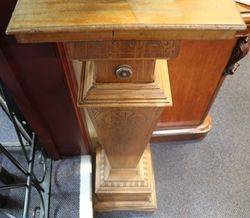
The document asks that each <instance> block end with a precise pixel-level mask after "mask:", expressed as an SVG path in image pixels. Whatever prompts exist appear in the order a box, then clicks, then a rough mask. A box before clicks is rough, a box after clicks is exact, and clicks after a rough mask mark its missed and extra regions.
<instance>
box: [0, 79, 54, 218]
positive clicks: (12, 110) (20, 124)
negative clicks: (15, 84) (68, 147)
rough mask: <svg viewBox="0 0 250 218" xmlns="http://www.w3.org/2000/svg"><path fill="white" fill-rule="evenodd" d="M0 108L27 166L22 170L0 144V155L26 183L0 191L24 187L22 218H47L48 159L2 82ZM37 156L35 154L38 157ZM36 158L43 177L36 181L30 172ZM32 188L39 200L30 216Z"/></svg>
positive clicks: (12, 185)
mask: <svg viewBox="0 0 250 218" xmlns="http://www.w3.org/2000/svg"><path fill="white" fill-rule="evenodd" d="M0 107H1V108H2V109H3V111H4V112H5V114H6V115H7V116H8V117H9V119H10V121H11V122H12V123H13V125H14V128H15V131H16V134H17V137H18V140H19V142H20V149H21V151H22V152H23V155H24V158H25V161H26V162H27V166H28V167H26V168H27V169H25V167H24V166H23V165H22V164H21V163H20V162H19V161H18V160H17V159H16V158H15V157H14V156H13V155H12V154H11V152H10V151H9V150H8V149H7V148H6V147H4V146H3V145H2V144H0V152H1V153H3V154H4V155H5V156H6V157H7V159H8V160H9V161H10V162H11V163H12V164H13V165H14V166H15V167H16V168H17V169H18V170H19V171H20V172H22V174H23V175H24V176H25V177H26V183H18V184H10V185H3V186H0V191H3V190H9V189H16V188H25V189H26V191H25V199H24V207H23V218H29V217H31V216H32V217H38V214H39V217H41V218H48V217H49V205H50V188H51V187H50V186H51V170H52V160H51V159H50V158H49V157H48V156H47V155H46V153H45V152H44V151H43V149H42V147H41V146H40V143H39V141H38V139H37V137H36V135H35V133H34V132H33V131H32V129H31V127H30V126H29V124H28V123H27V122H26V121H25V119H24V117H23V115H22V113H21V112H20V110H19V109H18V108H17V106H16V104H15V102H14V101H13V99H12V98H11V96H10V95H9V93H8V91H7V89H6V88H5V86H4V84H3V83H2V81H0ZM37 153H39V155H38V154H37ZM38 156H39V163H40V164H42V166H43V175H42V177H41V179H38V178H37V177H36V175H35V173H34V162H35V159H36V158H37V157H38ZM32 188H35V190H36V191H37V193H38V195H39V197H40V206H37V207H35V208H34V210H33V214H32V215H30V201H31V190H32Z"/></svg>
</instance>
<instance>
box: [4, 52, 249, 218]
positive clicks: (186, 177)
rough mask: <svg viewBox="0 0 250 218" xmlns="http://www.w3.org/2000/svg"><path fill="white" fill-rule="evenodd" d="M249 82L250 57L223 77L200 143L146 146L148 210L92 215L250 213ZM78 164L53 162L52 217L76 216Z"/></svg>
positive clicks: (232, 216)
mask: <svg viewBox="0 0 250 218" xmlns="http://www.w3.org/2000/svg"><path fill="white" fill-rule="evenodd" d="M249 81H250V55H248V56H247V57H246V58H245V59H244V60H243V61H242V63H241V67H240V69H239V70H238V72H237V74H236V75H234V76H232V77H231V76H228V77H227V79H226V80H225V82H224V84H223V87H222V89H221V91H220V93H219V95H218V97H217V99H216V102H215V104H214V106H213V108H212V111H211V113H210V114H211V115H212V117H213V128H212V131H211V132H210V133H209V134H208V136H207V137H206V138H205V139H204V140H203V141H200V142H195V141H193V142H179V143H165V144H164V143H162V144H153V145H152V146H151V148H152V152H153V162H154V169H155V178H156V189H157V202H158V209H157V210H156V211H155V212H154V213H133V212H129V213H128V212H115V213H100V214H95V217H97V218H104V217H107V218H127V217H131V218H132V217H133V218H138V217H155V218H165V217H169V218H174V217H181V218H182V217H185V218H187V217H190V218H194V217H195V218H196V217H197V218H204V217H211V218H214V217H216V218H217V217H218V218H219V217H226V218H228V217H229V218H248V217H250V85H249ZM1 119H2V118H1V114H0V120H1ZM6 128H8V127H6ZM1 140H4V138H3V137H2V136H1ZM7 140H8V141H12V138H9V137H8V138H7ZM79 165H80V158H79V157H75V158H71V159H68V160H62V161H58V162H55V163H54V166H53V178H52V199H51V217H52V218H53V217H60V218H64V217H65V218H71V217H72V218H75V217H78V214H79V213H78V209H79V169H80V167H79ZM69 184H70V185H69Z"/></svg>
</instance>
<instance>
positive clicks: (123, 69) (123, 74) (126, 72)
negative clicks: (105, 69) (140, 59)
mask: <svg viewBox="0 0 250 218" xmlns="http://www.w3.org/2000/svg"><path fill="white" fill-rule="evenodd" d="M115 74H116V76H117V78H118V79H129V78H131V76H132V75H133V71H132V68H131V67H130V66H129V65H120V66H118V67H117V69H116V71H115Z"/></svg>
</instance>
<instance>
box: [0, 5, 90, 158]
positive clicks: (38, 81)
mask: <svg viewBox="0 0 250 218" xmlns="http://www.w3.org/2000/svg"><path fill="white" fill-rule="evenodd" d="M15 2H16V1H15V0H0V5H1V7H0V33H1V35H0V36H1V38H0V77H1V79H2V80H3V82H4V83H5V85H6V86H7V87H8V88H9V90H10V92H11V94H12V95H13V97H14V99H15V100H16V102H17V104H18V106H19V108H20V109H21V110H22V112H23V114H24V116H25V118H26V119H27V120H28V122H29V123H30V125H31V126H32V128H33V129H34V131H35V132H36V133H37V135H38V137H39V139H40V141H41V143H42V144H43V145H44V147H45V149H46V150H47V152H48V153H49V154H51V155H52V156H53V157H54V158H55V159H57V158H59V157H60V156H68V155H76V154H83V153H88V151H89V150H88V146H86V145H87V143H88V142H87V139H86V137H84V134H83V132H82V131H81V128H80V124H79V120H78V119H77V117H76V113H75V111H74V107H73V102H72V99H71V97H70V94H69V91H68V86H67V82H66V78H65V74H66V73H67V72H65V71H64V68H63V66H62V62H61V60H60V58H59V55H58V47H57V44H55V43H40V44H18V43H16V41H15V39H14V38H13V37H11V36H6V35H5V33H4V32H5V29H6V27H7V23H8V21H9V19H10V16H11V13H12V11H13V8H14V5H15Z"/></svg>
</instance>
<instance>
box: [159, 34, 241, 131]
mask: <svg viewBox="0 0 250 218" xmlns="http://www.w3.org/2000/svg"><path fill="white" fill-rule="evenodd" d="M235 41H236V40H234V39H233V40H223V41H221V40H219V41H183V42H182V44H181V50H180V54H179V56H178V57H177V58H175V59H170V60H169V61H168V68H169V71H168V72H169V77H170V83H171V90H172V99H173V102H174V104H173V107H171V108H166V109H165V110H164V112H163V115H162V117H161V121H160V123H159V124H158V127H159V128H160V129H162V127H163V126H165V127H166V128H170V129H171V128H187V127H191V126H198V125H200V124H201V123H202V122H203V121H204V119H205V118H206V116H207V113H208V111H209V108H210V107H211V104H212V102H213V99H214V97H215V94H216V90H217V89H218V88H219V87H220V86H219V84H220V80H221V79H222V73H223V70H224V68H225V66H226V64H227V61H228V59H229V57H230V55H231V52H232V49H233V47H234V45H235Z"/></svg>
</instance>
